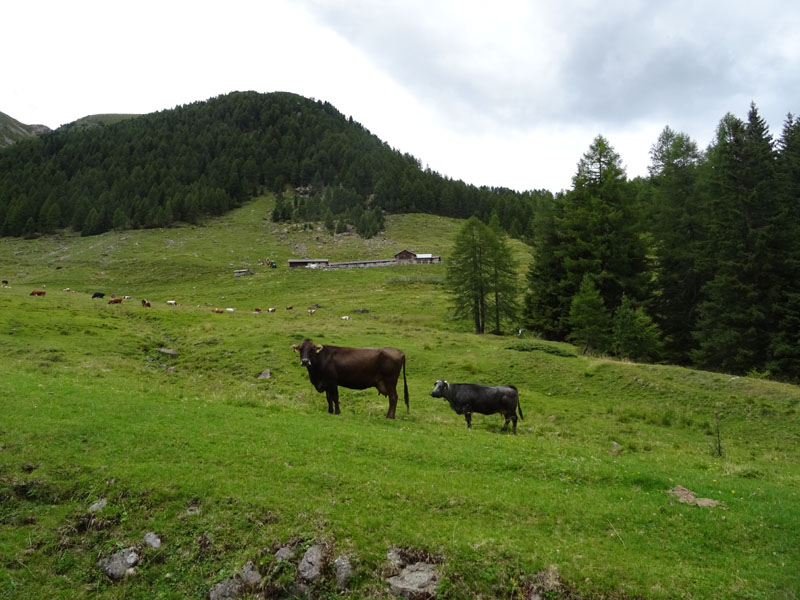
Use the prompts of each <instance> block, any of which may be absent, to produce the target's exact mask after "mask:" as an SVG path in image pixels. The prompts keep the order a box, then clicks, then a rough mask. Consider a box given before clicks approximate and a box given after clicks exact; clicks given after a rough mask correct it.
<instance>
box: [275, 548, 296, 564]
mask: <svg viewBox="0 0 800 600" xmlns="http://www.w3.org/2000/svg"><path fill="white" fill-rule="evenodd" d="M293 558H294V550H292V549H291V548H286V547H284V548H281V549H279V550H278V551H277V552H276V553H275V560H277V561H278V562H283V561H285V560H292V559H293Z"/></svg>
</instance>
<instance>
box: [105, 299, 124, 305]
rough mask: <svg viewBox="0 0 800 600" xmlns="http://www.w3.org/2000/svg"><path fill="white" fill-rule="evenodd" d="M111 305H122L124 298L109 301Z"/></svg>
mask: <svg viewBox="0 0 800 600" xmlns="http://www.w3.org/2000/svg"><path fill="white" fill-rule="evenodd" d="M108 303H109V304H122V298H112V299H111V300H109V301H108Z"/></svg>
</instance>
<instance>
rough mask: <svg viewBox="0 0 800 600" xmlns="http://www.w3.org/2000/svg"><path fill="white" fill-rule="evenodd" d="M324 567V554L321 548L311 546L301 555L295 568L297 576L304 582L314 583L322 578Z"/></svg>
mask: <svg viewBox="0 0 800 600" xmlns="http://www.w3.org/2000/svg"><path fill="white" fill-rule="evenodd" d="M324 566H325V552H323V550H322V547H321V546H311V548H309V549H308V550H306V553H305V554H304V555H303V560H301V561H300V564H299V565H298V567H297V574H298V575H300V577H301V578H303V579H304V580H306V581H315V580H317V579H319V578H320V577H321V576H322V568H323V567H324Z"/></svg>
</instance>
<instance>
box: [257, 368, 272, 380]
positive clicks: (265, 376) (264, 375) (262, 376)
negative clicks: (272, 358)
mask: <svg viewBox="0 0 800 600" xmlns="http://www.w3.org/2000/svg"><path fill="white" fill-rule="evenodd" d="M257 379H272V373H270V370H269V369H264V370H263V371H261V374H260V375H259V376H258V377H257Z"/></svg>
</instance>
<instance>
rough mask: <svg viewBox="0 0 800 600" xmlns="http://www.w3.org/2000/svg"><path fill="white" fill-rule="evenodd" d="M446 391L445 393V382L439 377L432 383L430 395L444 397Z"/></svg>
mask: <svg viewBox="0 0 800 600" xmlns="http://www.w3.org/2000/svg"><path fill="white" fill-rule="evenodd" d="M446 393H447V382H446V381H445V380H444V379H440V380H439V381H437V382H436V383H435V384H434V386H433V391H432V392H431V396H433V397H434V398H444V395H445V394H446Z"/></svg>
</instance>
